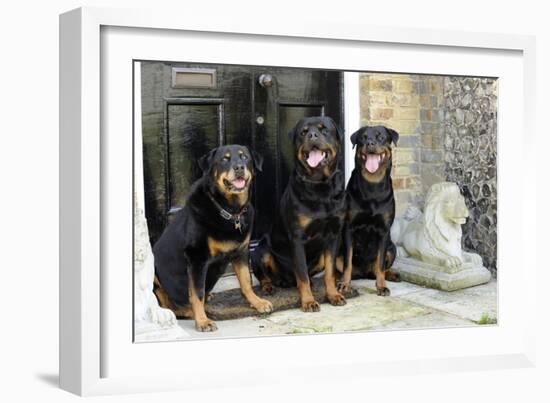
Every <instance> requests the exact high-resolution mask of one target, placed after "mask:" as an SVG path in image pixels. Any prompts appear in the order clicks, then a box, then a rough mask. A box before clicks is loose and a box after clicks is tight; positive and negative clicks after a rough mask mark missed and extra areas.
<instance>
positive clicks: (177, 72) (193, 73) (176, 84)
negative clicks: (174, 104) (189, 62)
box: [172, 67, 216, 88]
mask: <svg viewBox="0 0 550 403" xmlns="http://www.w3.org/2000/svg"><path fill="white" fill-rule="evenodd" d="M172 87H173V88H216V69H201V68H187V67H172Z"/></svg>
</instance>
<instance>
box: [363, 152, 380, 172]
mask: <svg viewBox="0 0 550 403" xmlns="http://www.w3.org/2000/svg"><path fill="white" fill-rule="evenodd" d="M379 165H380V155H378V154H367V160H366V161H365V168H366V169H367V171H369V172H370V173H371V174H373V173H375V172H376V171H377V170H378V167H379Z"/></svg>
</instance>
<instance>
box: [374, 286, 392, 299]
mask: <svg viewBox="0 0 550 403" xmlns="http://www.w3.org/2000/svg"><path fill="white" fill-rule="evenodd" d="M376 294H377V295H379V296H381V297H389V296H390V294H391V292H390V289H389V288H388V287H380V288H378V287H376Z"/></svg>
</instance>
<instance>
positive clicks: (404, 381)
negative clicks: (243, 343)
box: [0, 0, 550, 402]
mask: <svg viewBox="0 0 550 403" xmlns="http://www.w3.org/2000/svg"><path fill="white" fill-rule="evenodd" d="M178 3H179V4H180V5H181V0H177V1H165V0H155V2H152V1H145V0H112V1H92V0H59V1H40V0H30V1H24V0H21V1H17V2H15V1H11V2H10V1H4V2H3V3H2V8H1V10H0V19H1V23H0V38H1V43H2V46H1V52H2V62H1V63H0V80H1V81H0V82H1V85H0V91H1V93H0V94H1V96H0V105H1V108H0V110H1V111H2V113H1V115H0V116H1V119H2V124H1V126H0V128H1V129H0V130H1V133H2V137H1V138H2V143H1V147H0V150H1V153H2V155H1V158H0V172H2V186H1V189H2V190H1V203H2V204H1V209H0V211H1V212H2V219H1V221H0V222H1V223H2V235H3V239H2V240H3V242H2V245H3V247H2V248H1V250H2V251H3V252H4V256H6V255H7V259H3V261H2V269H3V273H4V283H3V287H2V292H1V293H0V295H1V297H0V298H1V299H2V300H1V301H0V302H1V306H2V307H3V309H2V328H3V329H4V330H3V331H2V332H0V357H2V359H1V364H0V379H2V388H1V389H0V393H2V394H3V395H4V396H3V397H4V399H2V400H5V401H7V402H17V401H31V402H32V401H41V402H47V401H52V402H65V401H73V400H76V398H74V397H73V396H72V395H69V394H67V393H65V392H62V391H59V390H58V389H56V388H54V387H53V386H52V385H53V384H54V383H56V382H57V380H56V376H57V356H58V348H57V335H58V331H57V327H58V314H57V309H58V308H57V293H58V277H57V276H58V271H57V262H58V257H57V256H58V243H57V236H58V235H57V234H58V231H57V222H58V210H57V209H58V207H57V203H58V197H57V192H58V180H57V169H58V164H57V160H58V152H57V147H58V136H57V133H58V102H57V94H58V78H57V74H58V73H57V69H58V20H57V18H58V14H59V13H61V12H64V11H67V10H69V9H71V8H75V7H78V6H81V5H105V6H110V7H124V6H127V7H128V6H130V7H140V6H141V7H143V6H145V7H148V6H149V7H150V6H152V5H153V4H154V5H155V6H156V7H160V6H167V7H169V6H170V5H174V4H178ZM185 4H186V6H187V7H188V12H190V13H191V12H201V13H206V14H208V15H210V14H214V15H221V16H225V18H233V17H232V15H233V14H240V15H243V13H244V14H245V15H246V16H245V18H270V19H275V18H285V19H293V20H294V21H296V23H297V24H307V23H315V21H316V18H315V17H316V16H323V17H324V18H326V16H327V15H330V18H332V19H334V20H335V21H341V20H347V19H353V20H355V21H357V22H358V23H364V24H373V25H389V26H394V25H402V26H405V27H409V26H410V27H428V28H442V29H459V30H461V29H465V30H470V31H484V32H486V31H493V32H505V33H527V34H537V35H538V43H537V48H538V52H539V53H538V71H539V72H549V71H550V60H549V58H550V32H549V30H548V26H549V24H548V21H547V20H548V12H547V10H546V8H545V2H543V1H534V0H524V1H522V2H521V3H517V2H502V1H487V2H480V1H478V0H462V1H460V2H452V3H448V4H443V3H442V2H441V1H438V0H433V1H421V0H417V1H406V0H394V1H393V2H391V3H388V2H372V3H370V2H358V1H353V0H341V1H338V2H334V1H323V0H316V1H308V2H306V1H303V2H298V1H289V2H287V3H284V2H283V1H277V2H276V3H273V2H272V3H262V4H258V3H257V1H250V2H248V4H246V3H245V2H244V1H237V0H234V1H223V0H210V1H200V2H197V1H191V0H188V1H187V2H186V3H185ZM236 21H237V20H236ZM236 23H238V21H237V22H236ZM322 56H323V55H312V57H322ZM539 79H540V81H539V85H538V88H540V91H539V93H538V95H537V105H538V116H539V122H538V126H537V127H538V133H539V141H540V142H541V144H539V146H538V147H537V149H538V150H539V152H540V155H539V158H535V156H533V167H531V168H530V169H534V167H535V166H536V165H537V164H538V169H539V170H542V169H543V167H545V168H546V167H547V165H546V162H545V158H543V155H542V153H543V152H545V150H548V149H550V148H549V147H548V136H547V132H548V128H547V122H546V119H544V117H545V116H546V114H547V113H548V112H547V111H548V110H549V106H550V105H548V101H547V97H548V95H547V93H546V92H544V91H548V89H550V82H549V75H548V74H547V75H540V77H539ZM543 142H544V143H545V144H544V145H542V143H543ZM546 160H547V157H546ZM543 164H544V165H543ZM545 172H548V169H545ZM543 182H547V179H546V178H544V180H542V179H541V180H540V181H539V183H541V186H540V187H539V189H538V190H539V192H543V195H542V197H543V199H542V200H539V205H540V206H541V207H542V206H548V205H550V201H549V198H548V190H547V187H546V186H543V185H544V183H543ZM540 211H542V208H540ZM547 217H548V216H547V215H542V214H541V220H546V221H547V220H548V218H547ZM542 228H543V225H542V224H541V225H540V226H539V236H538V242H539V250H542V240H543V238H542V234H543V232H542ZM545 245H546V243H545ZM541 269H542V266H541ZM548 273H549V272H548V271H545V272H543V273H542V274H541V278H539V279H532V283H531V284H530V285H529V287H536V286H538V287H539V297H540V304H539V305H540V306H541V307H543V306H546V307H548V306H550V301H549V297H548V293H544V294H543V293H542V292H541V291H542V288H543V287H544V286H545V285H547V284H548V283H549V275H548ZM509 275H513V274H512V273H510V274H509ZM525 289H526V288H525V287H518V298H521V293H522V292H524V291H525ZM547 316H548V315H547V313H544V314H543V313H542V312H541V314H540V315H539V317H540V320H541V323H540V324H539V325H540V332H541V333H540V343H539V344H538V351H539V354H540V357H541V358H540V368H538V369H533V370H522V371H511V370H510V371H502V372H482V373H462V374H452V375H445V376H443V375H441V376H433V377H428V376H416V377H399V378H378V379H369V380H368V381H367V382H365V381H364V380H357V379H353V377H352V376H350V381H349V383H348V384H346V385H338V384H334V385H330V386H329V385H307V386H306V387H297V386H292V387H288V388H287V387H284V386H282V385H279V386H277V387H275V388H265V387H258V388H257V389H255V390H252V391H251V390H238V389H235V390H216V391H195V392H192V393H185V394H183V393H167V394H163V395H142V396H131V397H125V398H123V397H117V398H115V400H113V399H110V400H109V401H116V402H126V401H132V402H137V401H144V402H145V401H155V402H159V401H160V402H168V401H178V402H182V401H193V400H199V399H200V400H201V401H204V400H205V398H206V401H222V400H223V401H224V402H227V401H237V400H239V401H243V400H244V401H248V400H250V401H252V400H254V401H262V402H274V401H277V402H286V401H288V398H289V396H292V398H293V400H298V399H301V398H306V399H308V400H312V401H313V400H317V401H329V400H333V401H350V400H357V398H358V397H359V398H362V397H364V398H365V399H368V400H373V401H374V400H383V401H386V399H389V400H399V401H402V402H408V401H411V397H415V396H416V397H417V398H418V397H419V396H422V397H423V400H424V401H441V399H442V398H443V397H444V399H445V401H446V402H455V401H456V402H464V401H471V400H472V397H474V400H475V401H500V400H501V399H502V398H505V399H504V400H502V401H510V400H511V401H530V402H537V401H542V399H544V398H547V397H548V389H547V383H548V379H549V376H548V372H547V371H548V370H549V365H550V353H549V345H550V343H549V342H548V340H550V334H549V331H548V325H547V323H548V320H547ZM543 321H545V322H544V323H543ZM412 347H413V346H412ZM365 348H376V347H375V346H366V347H365ZM388 348H389V346H388ZM334 353H335V354H336V353H337V352H334ZM350 358H351V359H352V357H350ZM212 365H215V359H213V361H212ZM545 372H546V373H545ZM274 380H276V374H274ZM319 398H321V399H319ZM103 400H106V399H103ZM412 400H414V399H412Z"/></svg>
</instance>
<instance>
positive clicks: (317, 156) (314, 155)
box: [307, 150, 325, 168]
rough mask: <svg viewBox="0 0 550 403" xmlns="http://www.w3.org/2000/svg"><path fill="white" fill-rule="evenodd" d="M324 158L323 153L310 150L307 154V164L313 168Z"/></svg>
mask: <svg viewBox="0 0 550 403" xmlns="http://www.w3.org/2000/svg"><path fill="white" fill-rule="evenodd" d="M323 158H325V156H324V153H323V152H321V151H319V150H312V151H310V152H309V155H308V157H307V164H308V165H309V166H310V167H312V168H315V167H316V166H317V165H319V164H320V162H321V161H322V160H323Z"/></svg>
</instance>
